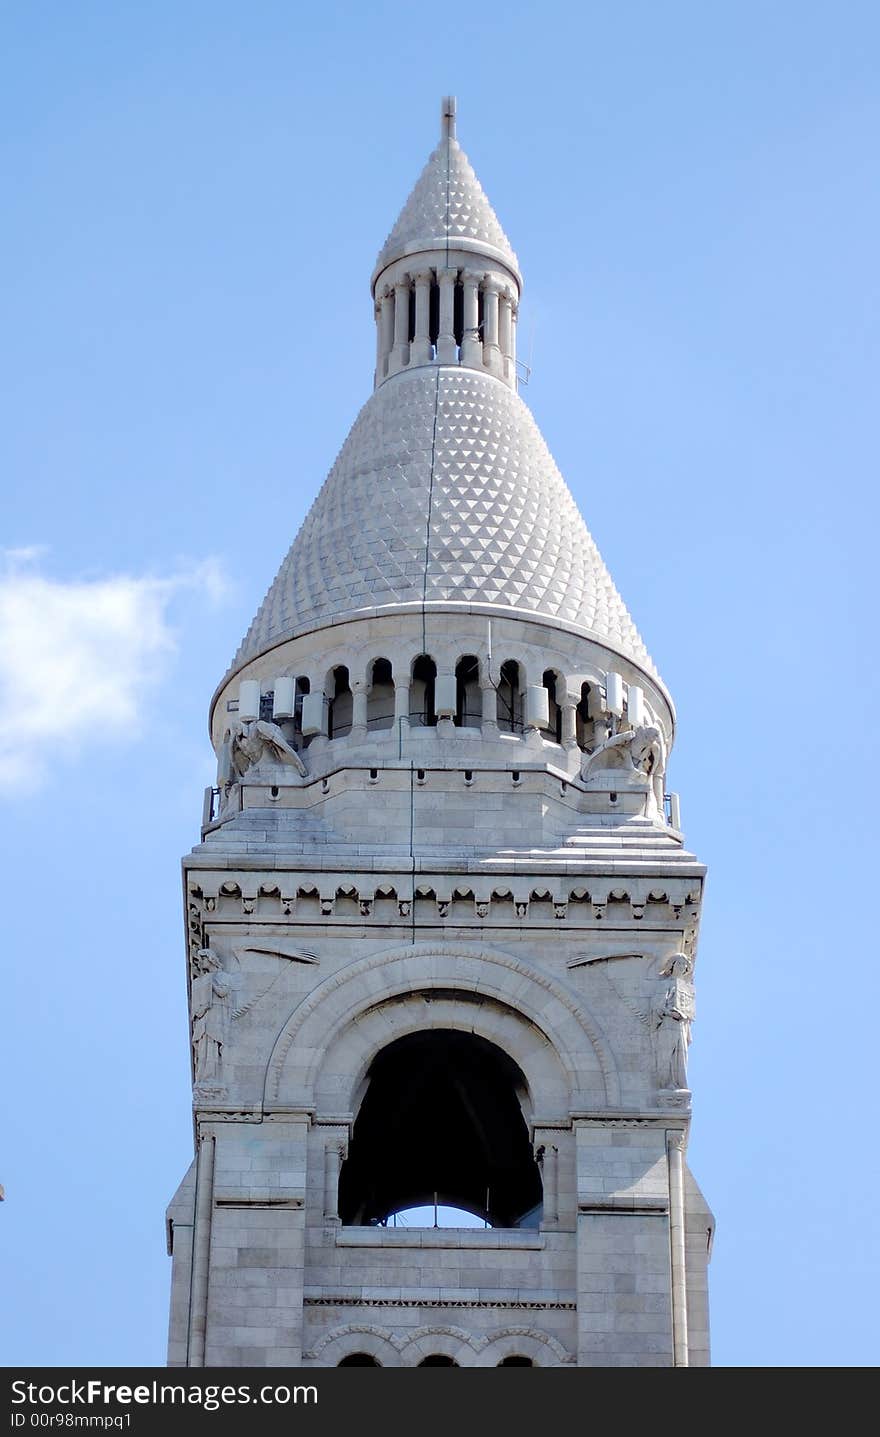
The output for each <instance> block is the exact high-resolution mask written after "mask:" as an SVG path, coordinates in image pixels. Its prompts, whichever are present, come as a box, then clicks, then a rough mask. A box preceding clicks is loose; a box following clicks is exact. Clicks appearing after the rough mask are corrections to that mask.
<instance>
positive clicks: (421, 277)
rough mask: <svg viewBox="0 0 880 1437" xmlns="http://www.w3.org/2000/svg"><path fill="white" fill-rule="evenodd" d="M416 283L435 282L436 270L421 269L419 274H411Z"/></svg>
mask: <svg viewBox="0 0 880 1437" xmlns="http://www.w3.org/2000/svg"><path fill="white" fill-rule="evenodd" d="M410 278H411V279H412V281H413V283H414V284H433V283H434V271H433V270H432V269H420V270H419V271H418V273H417V274H413V275H411V276H410Z"/></svg>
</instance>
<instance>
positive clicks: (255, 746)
mask: <svg viewBox="0 0 880 1437" xmlns="http://www.w3.org/2000/svg"><path fill="white" fill-rule="evenodd" d="M264 758H267V759H269V761H270V762H271V763H286V764H290V765H291V767H292V768H295V769H296V771H297V773H299V774H300V775H301V776H302V777H305V775H306V773H307V772H308V770H307V769H306V766H305V764H304V763H303V761H302V759H301V757H300V755H299V754H298V753H297V751H296V749H294V748H291V746H290V744H289V743H288V742H287V739H286V738H285V737H284V734H283V733H282V732H281V729H280V728H279V727H278V725H277V723H269V722H268V721H267V720H266V719H252V720H250V721H249V722H247V723H234V724H233V725H232V727H231V728H228V729H227V730H226V733H225V735H224V738H223V747H222V748H221V750H220V760H219V768H218V772H217V782H218V784H219V786H220V788H221V790H224V791H225V790H227V789H228V788H229V787H230V785H231V784H233V783H237V782H238V780H239V779H240V778H243V777H244V775H245V774H246V773H247V771H248V769H249V768H251V767H253V766H254V765H255V764H258V763H260V762H261V760H262V759H264Z"/></svg>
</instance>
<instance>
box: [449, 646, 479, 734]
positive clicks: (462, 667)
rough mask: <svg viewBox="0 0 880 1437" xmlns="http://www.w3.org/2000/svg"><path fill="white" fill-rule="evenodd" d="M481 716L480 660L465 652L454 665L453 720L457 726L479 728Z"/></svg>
mask: <svg viewBox="0 0 880 1437" xmlns="http://www.w3.org/2000/svg"><path fill="white" fill-rule="evenodd" d="M482 717H483V695H482V693H481V692H480V661H479V659H478V658H477V657H476V656H475V655H474V654H465V656H464V658H463V659H459V661H458V663H457V664H456V665H455V722H456V724H457V725H458V726H459V728H479V727H480V721H481V719H482Z"/></svg>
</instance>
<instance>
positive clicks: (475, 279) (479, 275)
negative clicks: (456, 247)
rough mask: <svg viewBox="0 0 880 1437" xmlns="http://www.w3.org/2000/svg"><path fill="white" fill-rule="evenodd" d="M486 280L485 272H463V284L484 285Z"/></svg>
mask: <svg viewBox="0 0 880 1437" xmlns="http://www.w3.org/2000/svg"><path fill="white" fill-rule="evenodd" d="M484 279H485V270H482V269H463V270H462V272H461V282H462V284H482V282H483V280H484Z"/></svg>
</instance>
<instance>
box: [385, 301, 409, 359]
mask: <svg viewBox="0 0 880 1437" xmlns="http://www.w3.org/2000/svg"><path fill="white" fill-rule="evenodd" d="M408 363H409V279H408V278H407V279H399V280H397V282H396V283H395V286H394V348H393V349H392V351H391V362H390V363H389V365H388V373H389V374H396V373H397V370H398V369H403V368H404V367H405V366H406V365H407V364H408Z"/></svg>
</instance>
